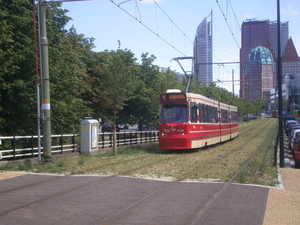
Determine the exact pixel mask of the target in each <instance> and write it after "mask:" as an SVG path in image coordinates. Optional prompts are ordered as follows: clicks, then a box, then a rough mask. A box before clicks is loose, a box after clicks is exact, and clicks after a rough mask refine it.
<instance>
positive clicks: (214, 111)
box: [212, 107, 218, 123]
mask: <svg viewBox="0 0 300 225" xmlns="http://www.w3.org/2000/svg"><path fill="white" fill-rule="evenodd" d="M212 122H213V123H218V109H217V108H216V107H212Z"/></svg>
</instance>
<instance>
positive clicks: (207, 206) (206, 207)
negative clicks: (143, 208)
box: [98, 127, 275, 225]
mask: <svg viewBox="0 0 300 225" xmlns="http://www.w3.org/2000/svg"><path fill="white" fill-rule="evenodd" d="M273 129H275V127H274V128H273ZM271 134H272V132H270V133H269V135H268V136H267V138H266V139H268V138H270V136H271ZM259 135H260V134H258V133H256V134H254V137H257V136H259ZM264 146H265V144H264V143H262V144H261V145H260V147H259V149H258V150H257V152H255V153H254V154H252V155H251V157H250V159H248V160H247V161H246V162H245V163H244V164H243V165H242V166H241V167H240V168H239V169H238V170H237V171H236V172H235V173H234V174H233V175H232V176H231V177H230V179H229V181H227V182H225V183H224V184H223V185H222V187H221V188H220V189H219V190H217V191H216V192H215V193H213V194H212V195H211V197H210V198H209V200H208V201H207V202H206V203H205V204H204V207H201V208H200V209H199V210H198V212H197V213H196V214H195V215H194V216H193V217H192V218H191V219H190V220H189V221H188V222H187V223H186V224H187V225H194V224H197V222H198V221H199V220H200V219H201V218H202V216H203V215H205V213H206V212H207V211H208V210H209V209H210V207H211V206H212V204H213V203H214V202H215V201H216V200H217V199H218V198H219V197H220V196H221V195H222V193H223V192H224V191H225V190H226V189H227V188H228V187H229V185H230V184H231V183H232V181H233V180H234V179H235V178H236V177H237V176H238V175H239V174H240V173H241V172H242V171H243V170H244V169H245V167H246V166H247V165H248V164H249V163H250V162H251V161H252V159H253V158H254V157H255V156H257V155H258V154H259V150H260V149H261V148H263V147H264ZM240 147H241V146H239V147H237V148H235V149H234V150H233V151H232V152H231V153H234V152H235V151H237V150H238V149H239V148H240ZM217 160H218V158H216V159H213V160H212V161H211V162H208V163H207V164H205V165H203V166H201V167H199V168H197V169H195V170H193V171H190V172H189V173H187V174H185V175H183V176H181V177H180V178H178V179H177V180H175V181H173V182H171V183H170V184H168V185H166V186H165V187H162V188H160V189H158V190H156V191H154V192H152V193H151V194H149V195H147V196H145V197H144V198H142V199H140V200H139V201H137V202H135V203H133V204H131V205H130V206H128V207H126V208H125V209H123V210H121V211H119V212H117V213H116V214H114V215H112V216H110V217H109V218H107V219H106V220H104V221H102V222H101V223H99V224H98V225H105V224H109V223H110V222H112V221H113V220H115V219H117V218H118V217H120V216H122V215H123V214H125V213H127V212H129V211H130V210H131V209H133V208H134V207H136V206H137V205H139V204H141V203H142V202H144V201H147V200H150V199H151V198H153V197H155V196H157V195H158V194H160V193H162V192H164V191H166V190H168V189H169V188H171V187H173V186H175V185H176V184H178V183H179V182H180V181H182V180H185V179H186V178H188V177H189V176H191V175H192V174H194V173H196V172H197V171H199V170H202V169H204V168H206V167H208V166H209V165H211V164H213V163H214V162H216V161H217Z"/></svg>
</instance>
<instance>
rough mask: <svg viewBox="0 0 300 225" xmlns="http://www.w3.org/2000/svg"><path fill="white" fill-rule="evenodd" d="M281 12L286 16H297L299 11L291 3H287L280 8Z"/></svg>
mask: <svg viewBox="0 0 300 225" xmlns="http://www.w3.org/2000/svg"><path fill="white" fill-rule="evenodd" d="M280 11H281V13H283V14H285V15H287V16H298V15H299V12H298V11H297V10H295V9H294V8H293V6H292V5H287V6H286V7H285V8H282V9H281V10H280Z"/></svg>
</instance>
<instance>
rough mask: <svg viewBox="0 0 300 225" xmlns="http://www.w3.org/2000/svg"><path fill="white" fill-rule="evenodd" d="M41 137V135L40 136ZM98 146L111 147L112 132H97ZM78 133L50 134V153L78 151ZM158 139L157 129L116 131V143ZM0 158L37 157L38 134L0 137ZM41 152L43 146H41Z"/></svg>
mask: <svg viewBox="0 0 300 225" xmlns="http://www.w3.org/2000/svg"><path fill="white" fill-rule="evenodd" d="M41 138H42V136H41ZM98 140H99V142H98V148H99V149H104V148H111V147H112V146H113V133H112V132H108V133H99V139H98ZM80 141H81V135H80V134H61V135H51V142H52V146H51V153H52V154H63V153H67V152H80ZM157 141H158V131H130V132H127V131H121V132H117V145H118V146H120V145H134V144H142V143H148V142H157ZM0 142H1V145H0V160H1V159H6V160H15V159H20V158H32V157H37V156H38V154H39V151H38V150H39V149H38V136H34V135H32V136H9V137H0ZM40 151H41V154H43V147H42V146H41V149H40Z"/></svg>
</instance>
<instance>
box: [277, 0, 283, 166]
mask: <svg viewBox="0 0 300 225" xmlns="http://www.w3.org/2000/svg"><path fill="white" fill-rule="evenodd" d="M280 28H281V22H280V0H277V45H278V56H277V83H278V122H279V126H278V129H279V131H278V137H279V156H280V167H284V143H283V118H282V69H281V68H282V60H281V43H280V42H281V40H280V39H281V38H280Z"/></svg>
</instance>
